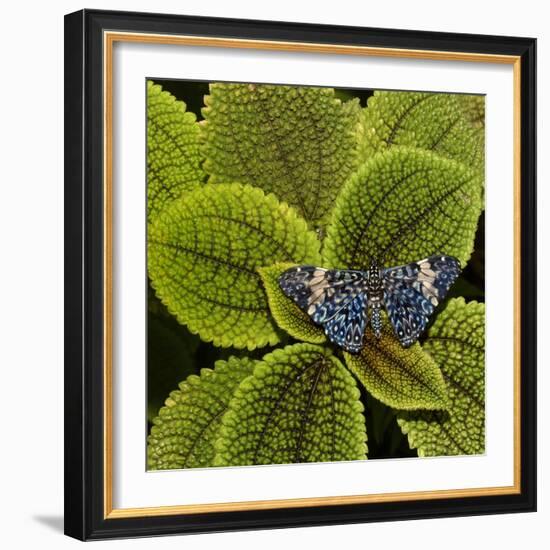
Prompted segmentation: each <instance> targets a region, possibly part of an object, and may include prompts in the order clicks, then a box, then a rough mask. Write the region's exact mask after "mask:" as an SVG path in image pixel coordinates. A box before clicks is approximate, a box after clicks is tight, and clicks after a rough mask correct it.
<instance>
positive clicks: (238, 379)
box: [148, 83, 485, 469]
mask: <svg viewBox="0 0 550 550" xmlns="http://www.w3.org/2000/svg"><path fill="white" fill-rule="evenodd" d="M201 93H202V92H201ZM352 95H353V94H352V92H350V91H338V93H335V91H334V90H333V89H328V88H313V87H291V86H272V85H263V84H262V85H260V84H211V85H210V93H209V95H208V96H205V99H204V101H205V107H204V108H203V111H202V113H203V115H204V121H202V122H200V123H197V122H196V120H195V118H194V115H192V114H191V113H188V112H186V107H185V104H184V103H183V102H180V101H178V100H176V99H175V98H174V97H172V96H171V95H170V94H168V93H167V92H164V91H163V90H162V89H161V88H160V87H159V86H157V85H154V84H152V83H148V197H149V203H148V204H149V208H148V214H149V219H148V276H149V278H150V281H151V287H152V288H153V289H154V295H153V296H150V298H149V302H150V309H149V319H150V323H151V324H150V327H149V337H150V338H151V339H153V340H154V342H151V343H150V345H149V351H150V361H149V368H150V369H151V368H152V367H153V366H154V369H155V376H161V377H162V378H163V381H162V383H157V382H158V381H155V380H153V381H152V382H151V383H150V390H151V391H150V394H151V400H150V403H151V406H152V407H153V410H154V409H155V408H156V407H158V405H159V400H160V397H159V395H161V394H162V392H163V391H164V392H168V388H169V387H175V386H176V383H177V382H176V380H181V379H184V378H185V381H184V382H181V383H180V384H179V387H178V389H177V390H175V391H172V393H170V396H169V398H168V399H167V400H166V402H165V406H163V407H161V408H160V411H159V412H158V415H156V417H155V418H154V421H153V426H152V428H151V432H150V436H149V440H148V464H149V468H152V469H167V468H188V467H204V466H237V465H248V464H273V463H278V464H282V463H295V462H321V461H336V460H359V459H364V458H366V453H367V446H366V440H367V435H366V426H367V425H368V426H369V430H371V429H372V432H373V434H374V437H373V438H371V439H370V440H369V445H370V446H371V448H372V446H373V445H375V452H374V456H394V455H393V454H392V453H394V452H395V451H396V450H397V449H405V455H406V453H407V452H408V453H415V452H418V454H419V455H421V456H432V455H442V454H450V455H453V454H476V453H482V452H483V450H484V438H485V433H484V422H485V419H484V410H485V401H484V391H485V388H484V306H483V304H481V303H477V302H470V303H466V302H465V300H464V299H463V298H452V299H448V301H447V303H446V307H445V305H444V306H441V307H442V309H441V311H439V310H437V311H436V312H435V314H434V324H433V325H432V327H431V328H430V329H429V331H428V334H427V335H426V337H425V340H424V341H423V342H422V343H421V344H420V343H416V344H414V345H413V346H412V347H410V348H408V349H405V348H403V347H402V346H401V345H400V343H399V342H398V340H397V339H396V338H395V337H394V335H393V333H392V331H391V329H390V325H389V321H388V320H387V318H384V330H383V333H382V336H381V338H380V339H376V338H375V337H374V336H373V333H372V331H371V330H370V329H367V334H366V336H365V340H366V343H365V346H364V348H363V349H362V351H361V353H360V354H357V355H351V354H348V353H343V352H342V350H340V349H338V348H335V347H334V346H333V345H332V344H331V343H330V342H327V340H326V337H325V334H324V331H323V329H322V328H321V327H320V326H318V325H316V324H314V323H313V322H312V320H311V319H310V317H309V316H308V315H307V314H306V313H304V312H303V311H302V310H301V309H299V308H298V306H297V305H296V304H295V303H294V302H293V301H292V300H290V299H288V298H287V297H286V296H285V295H284V293H283V292H282V291H281V289H280V287H279V282H278V279H279V276H280V275H281V273H282V272H283V271H285V270H286V269H288V268H289V267H292V266H295V265H303V264H309V265H319V266H322V267H325V268H335V269H366V268H368V267H369V265H370V263H371V261H372V260H373V259H374V260H376V261H377V262H378V264H379V265H380V266H381V267H391V266H395V265H400V264H406V263H409V262H412V261H418V260H421V259H423V258H425V257H428V256H431V255H434V254H444V255H452V256H455V257H457V258H458V259H459V260H460V262H461V265H462V267H463V268H465V267H466V266H468V263H469V260H470V257H471V255H472V252H473V251H474V246H475V243H476V231H477V230H478V222H479V218H480V214H481V212H482V209H483V193H484V190H483V186H484V182H483V171H484V99H483V98H482V97H474V96H457V95H450V94H431V93H417V92H378V91H377V92H375V93H374V95H372V97H370V98H369V100H368V104H367V107H366V108H365V109H361V108H360V106H359V103H358V101H357V100H356V99H349V98H350V97H352ZM363 97H364V96H363ZM195 99H196V98H195ZM197 112H198V111H197ZM203 159H204V162H203ZM478 251H479V248H477V249H476V254H477V256H474V257H475V258H479V255H478ZM475 263H476V262H473V261H472V262H470V264H469V265H470V266H471V265H473V264H475ZM476 265H477V264H476ZM478 272H479V269H478V270H477V271H476V273H478ZM481 273H482V271H481ZM461 289H462V290H461ZM464 289H470V290H469V291H468V293H469V294H468V295H469V296H470V297H472V296H474V297H476V298H477V296H478V295H479V297H480V298H481V299H482V297H483V285H481V287H479V288H478V286H475V285H472V283H471V281H468V280H466V278H463V277H461V278H460V279H459V280H458V281H457V283H456V285H455V287H454V290H453V291H454V296H457V295H464V294H465V290H464ZM159 300H160V301H159ZM180 325H184V326H185V328H184V327H180ZM177 328H182V329H183V330H182V331H181V332H180V331H178V330H177ZM186 342H188V343H189V349H183V348H186V346H187V343H186ZM285 344H290V345H286V346H285V347H283V345H285ZM277 345H278V346H279V347H278V348H276V349H259V348H265V347H267V346H277ZM193 346H194V347H193ZM192 347H193V348H192ZM168 348H170V350H173V351H174V355H172V354H171V353H170V351H169V350H168ZM191 348H192V349H191ZM221 348H225V349H223V350H222V349H221ZM238 350H244V351H238ZM191 356H192V358H191ZM217 358H218V359H223V360H218V361H215V360H216V359H217ZM225 359H226V360H225ZM214 362H215V363H214ZM213 363H214V364H215V368H214V370H213V371H211V370H209V369H202V370H201V371H200V376H197V375H196V374H194V375H190V376H189V375H188V372H189V371H188V370H186V369H189V365H196V364H199V365H201V366H208V365H212V364H213ZM193 368H194V367H193ZM356 380H357V381H358V382H359V383H360V386H359V387H358V386H357V384H356ZM360 388H361V389H360ZM365 406H366V409H365ZM365 415H367V422H365ZM368 415H371V416H368ZM153 416H154V413H152V411H151V416H150V417H153ZM383 445H385V449H386V450H385V451H384V450H382V449H381V446H383ZM376 446H378V447H376ZM408 446H410V449H413V450H412V451H411V450H410V449H407V447H408ZM415 450H416V451H415ZM401 456H403V455H401ZM406 456H409V455H406Z"/></svg>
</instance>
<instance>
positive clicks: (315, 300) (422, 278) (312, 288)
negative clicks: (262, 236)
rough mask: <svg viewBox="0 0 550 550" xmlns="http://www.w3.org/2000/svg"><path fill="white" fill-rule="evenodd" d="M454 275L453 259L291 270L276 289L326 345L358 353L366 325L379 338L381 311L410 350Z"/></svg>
mask: <svg viewBox="0 0 550 550" xmlns="http://www.w3.org/2000/svg"><path fill="white" fill-rule="evenodd" d="M459 273H460V264H459V262H458V260H457V259H456V258H453V257H452V256H431V257H429V258H426V259H425V260H420V261H419V262H412V263H410V264H406V265H403V266H397V267H392V268H385V269H384V268H382V269H381V268H379V267H378V266H377V265H376V263H374V262H373V263H372V264H371V266H370V267H369V268H368V269H367V270H365V271H363V270H351V269H324V268H321V267H316V266H310V265H303V266H297V267H293V268H290V269H288V270H286V271H285V272H284V273H283V274H282V275H281V276H280V277H279V285H280V287H281V289H282V291H283V292H284V293H285V295H286V296H288V297H289V298H291V299H292V300H294V302H295V303H296V304H297V305H298V307H300V309H302V310H303V311H305V312H306V313H307V314H308V315H309V316H310V317H311V319H312V320H313V322H314V323H316V324H318V325H321V326H322V327H323V329H324V331H325V334H326V335H327V337H328V338H329V340H330V341H331V342H333V343H335V344H337V345H338V346H340V347H342V348H343V349H344V350H345V351H348V352H350V353H359V352H360V351H361V349H362V348H363V340H364V333H365V330H366V327H367V324H368V322H369V321H370V326H371V329H372V331H373V332H374V334H375V336H377V337H380V335H381V332H382V308H383V307H384V308H385V310H386V312H387V314H388V318H389V320H390V323H391V324H392V327H393V329H394V332H395V335H396V336H397V338H398V339H399V341H400V342H401V344H402V345H403V346H404V347H408V346H410V345H412V344H413V343H414V342H415V341H416V340H417V339H418V337H419V336H420V334H422V332H424V330H425V328H426V326H427V322H428V318H429V316H430V315H431V314H432V313H433V311H434V309H435V307H436V306H437V305H438V303H439V302H440V301H441V300H442V299H443V298H444V297H445V295H446V294H447V292H448V290H449V288H450V286H451V285H452V283H453V282H454V281H455V280H456V278H457V277H458V275H459Z"/></svg>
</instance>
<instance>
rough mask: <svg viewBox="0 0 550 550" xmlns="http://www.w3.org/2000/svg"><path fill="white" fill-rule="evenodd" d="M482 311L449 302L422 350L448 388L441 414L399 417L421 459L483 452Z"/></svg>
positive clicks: (473, 305) (480, 306) (476, 305)
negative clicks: (446, 405)
mask: <svg viewBox="0 0 550 550" xmlns="http://www.w3.org/2000/svg"><path fill="white" fill-rule="evenodd" d="M484 324H485V306H484V304H480V303H477V302H470V303H468V304H467V303H466V302H465V301H464V299H462V298H456V299H453V300H451V301H450V302H449V304H448V306H447V307H446V308H445V310H444V311H442V312H441V314H440V315H439V317H438V318H437V321H436V322H435V323H434V325H433V326H432V328H431V329H430V331H429V334H428V339H427V340H426V342H425V343H424V345H423V348H424V350H425V351H426V352H427V353H429V354H430V355H431V356H432V357H433V358H434V359H435V361H437V362H438V364H439V365H440V367H441V372H442V373H443V377H444V379H445V382H446V384H447V392H448V393H447V394H448V396H449V406H448V408H447V410H446V411H430V412H418V411H415V412H412V411H411V412H407V413H400V415H399V420H398V423H399V425H400V426H401V428H402V430H403V433H405V434H407V436H408V438H409V443H410V445H411V447H413V448H416V449H418V454H419V455H420V456H438V455H463V454H481V453H483V452H484V450H485V331H484Z"/></svg>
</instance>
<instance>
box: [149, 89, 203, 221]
mask: <svg viewBox="0 0 550 550" xmlns="http://www.w3.org/2000/svg"><path fill="white" fill-rule="evenodd" d="M199 136H200V130H199V126H198V124H197V122H196V117H195V115H194V114H193V113H190V112H187V111H186V106H185V103H183V101H177V100H176V98H175V97H174V96H173V95H172V94H170V93H168V92H166V91H163V89H162V87H161V86H159V85H158V84H153V82H151V81H150V80H149V81H147V211H148V215H149V216H153V215H155V214H156V213H157V212H159V211H160V210H162V208H163V207H164V205H165V204H166V203H168V202H170V201H171V200H174V199H175V198H178V197H180V196H181V195H182V194H183V193H186V192H187V191H192V190H193V189H196V188H197V187H200V186H201V185H202V182H203V181H204V179H205V175H204V172H203V171H202V168H201V166H200V163H201V158H200V150H199Z"/></svg>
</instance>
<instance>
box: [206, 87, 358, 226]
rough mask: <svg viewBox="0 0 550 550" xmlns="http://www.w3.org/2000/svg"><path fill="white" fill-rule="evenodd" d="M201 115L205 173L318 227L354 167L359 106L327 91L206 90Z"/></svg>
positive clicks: (331, 91) (222, 88) (299, 88)
mask: <svg viewBox="0 0 550 550" xmlns="http://www.w3.org/2000/svg"><path fill="white" fill-rule="evenodd" d="M205 104H206V107H205V108H204V109H203V114H204V118H205V123H204V125H203V126H202V128H203V129H204V149H203V151H204V154H205V156H206V159H207V160H206V162H205V165H204V166H205V170H206V171H207V172H208V173H209V174H210V179H209V181H210V182H212V183H214V182H215V183H218V182H222V183H223V182H227V181H238V182H241V183H248V184H250V185H253V186H255V187H259V188H261V189H264V190H265V191H266V192H269V193H274V194H275V195H276V196H277V197H278V198H279V199H280V200H283V201H285V202H287V203H288V204H290V205H292V206H294V207H295V208H296V210H297V211H298V212H299V213H300V215H301V216H302V217H304V218H305V219H306V220H307V221H308V222H310V224H311V226H312V227H318V226H320V225H322V224H323V222H324V221H325V219H326V217H327V216H328V214H329V213H330V210H331V208H332V203H333V201H334V199H335V198H336V196H337V194H338V191H339V190H340V187H341V186H342V185H343V183H344V182H345V181H346V179H347V177H348V176H349V175H350V174H351V173H352V171H353V169H354V168H355V166H356V164H357V138H356V135H357V129H358V125H359V117H360V107H359V104H358V103H357V102H356V101H349V102H346V103H343V102H342V101H340V100H339V99H337V98H336V97H335V95H334V90H332V89H330V88H305V87H296V86H271V85H259V84H211V86H210V95H209V96H207V97H206V98H205Z"/></svg>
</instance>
